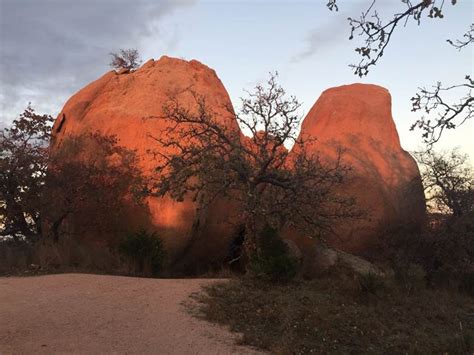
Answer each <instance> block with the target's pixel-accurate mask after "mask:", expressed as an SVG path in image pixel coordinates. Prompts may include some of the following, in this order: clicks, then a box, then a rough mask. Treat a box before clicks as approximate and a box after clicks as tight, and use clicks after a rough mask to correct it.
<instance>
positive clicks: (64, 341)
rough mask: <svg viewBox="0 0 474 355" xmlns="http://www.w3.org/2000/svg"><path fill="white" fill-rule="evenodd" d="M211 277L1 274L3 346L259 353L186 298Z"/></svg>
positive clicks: (5, 349)
mask: <svg viewBox="0 0 474 355" xmlns="http://www.w3.org/2000/svg"><path fill="white" fill-rule="evenodd" d="M212 282H216V280H209V279H207V280H206V279H179V280H178V279H177V280H174V279H144V278H132V277H121V276H103V275H89V274H61V275H47V276H35V277H3V278H0V354H8V353H15V354H18V353H35V354H37V353H44V354H51V353H82V354H84V353H87V354H96V353H119V354H123V353H127V354H137V353H140V354H144V353H153V354H257V352H256V351H255V350H253V349H250V348H246V347H242V346H238V345H236V340H237V339H236V336H235V335H234V334H232V333H230V332H229V331H228V330H226V329H225V328H223V327H221V326H218V325H215V324H211V323H208V322H206V321H203V320H200V319H196V318H194V317H192V316H191V315H189V314H188V313H187V312H186V310H185V306H184V305H183V302H188V301H189V295H191V294H192V293H194V292H198V291H199V290H200V289H201V287H202V286H205V285H208V284H211V283H212Z"/></svg>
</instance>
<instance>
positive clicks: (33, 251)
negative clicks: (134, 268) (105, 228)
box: [0, 239, 131, 275]
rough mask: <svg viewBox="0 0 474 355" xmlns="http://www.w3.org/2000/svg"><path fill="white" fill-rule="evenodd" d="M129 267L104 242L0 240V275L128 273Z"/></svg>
mask: <svg viewBox="0 0 474 355" xmlns="http://www.w3.org/2000/svg"><path fill="white" fill-rule="evenodd" d="M130 270H131V266H130V265H128V264H127V263H126V262H125V261H124V260H122V259H121V258H120V256H119V255H118V254H117V253H116V252H114V251H113V250H111V249H109V248H106V247H104V246H91V245H88V246H85V245H81V244H79V243H77V242H76V241H74V240H73V239H64V240H63V241H62V242H60V243H46V242H37V243H34V244H26V243H25V244H20V245H14V244H11V243H5V242H4V243H0V275H29V274H44V273H57V272H79V271H80V272H94V273H104V274H130Z"/></svg>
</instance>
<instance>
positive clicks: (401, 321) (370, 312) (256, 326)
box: [197, 272, 474, 354]
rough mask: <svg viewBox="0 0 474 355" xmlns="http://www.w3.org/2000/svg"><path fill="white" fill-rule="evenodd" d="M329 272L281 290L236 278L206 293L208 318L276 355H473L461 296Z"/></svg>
mask: <svg viewBox="0 0 474 355" xmlns="http://www.w3.org/2000/svg"><path fill="white" fill-rule="evenodd" d="M341 275H344V274H343V273H341V272H339V273H337V274H332V275H327V276H326V278H321V279H318V280H314V281H305V282H298V283H290V284H284V285H282V284H280V285H275V284H274V283H266V282H262V281H258V280H255V279H243V280H233V281H230V282H226V283H222V284H217V285H213V286H210V287H208V288H206V290H205V293H203V294H201V295H198V296H197V299H198V300H199V302H200V306H199V309H200V312H201V317H203V318H204V319H207V320H210V321H213V322H218V323H220V324H223V325H227V326H230V327H231V329H232V330H233V331H235V332H238V333H240V334H242V340H241V342H242V343H243V344H248V345H253V346H256V347H259V348H261V349H264V350H267V351H270V352H271V353H276V354H310V353H316V354H321V353H374V354H382V353H408V354H414V353H416V354H435V353H449V354H469V353H471V352H472V351H473V349H474V301H473V299H472V298H469V297H467V296H463V295H460V294H458V293H449V292H444V291H433V290H428V289H423V288H420V289H418V290H417V292H414V293H407V292H406V290H405V289H403V288H399V287H398V286H396V285H389V286H386V287H384V288H383V289H381V290H379V291H378V292H377V294H376V295H374V294H373V293H372V292H368V291H367V289H365V288H361V286H360V283H359V281H358V279H357V278H353V277H350V276H341Z"/></svg>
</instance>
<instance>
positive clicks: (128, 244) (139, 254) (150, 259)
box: [118, 230, 165, 276]
mask: <svg viewBox="0 0 474 355" xmlns="http://www.w3.org/2000/svg"><path fill="white" fill-rule="evenodd" d="M118 250H119V252H120V254H122V255H123V256H125V257H126V258H127V259H128V260H129V261H130V262H132V263H133V264H134V265H133V266H134V270H135V272H136V273H137V274H138V275H143V274H149V275H151V276H158V275H159V273H160V271H162V268H163V261H164V258H165V251H164V249H163V242H162V241H161V239H160V238H159V236H158V235H157V234H156V233H147V232H146V231H145V230H141V231H139V232H137V233H132V234H129V235H127V236H126V237H125V238H123V239H122V240H121V241H120V243H119V245H118Z"/></svg>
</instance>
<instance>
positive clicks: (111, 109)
mask: <svg viewBox="0 0 474 355" xmlns="http://www.w3.org/2000/svg"><path fill="white" fill-rule="evenodd" d="M188 89H191V90H192V91H193V92H195V93H197V94H198V95H201V96H204V98H205V100H206V104H207V105H208V106H209V108H210V109H212V110H213V111H214V112H215V113H216V117H219V119H220V120H222V122H223V123H224V124H225V125H227V126H228V127H229V128H231V129H235V130H236V131H238V130H239V127H238V124H237V123H236V122H235V119H234V117H233V116H232V115H231V114H229V112H228V111H227V109H226V107H231V101H230V99H229V96H228V94H227V91H226V90H225V88H224V86H223V85H222V83H221V81H220V80H219V78H218V77H217V75H216V73H215V72H214V70H212V69H210V68H208V67H207V66H205V65H203V64H201V63H200V62H198V61H195V60H192V61H189V62H188V61H185V60H180V59H174V58H169V57H166V56H164V57H162V58H161V59H160V60H158V61H154V60H150V61H148V62H146V63H145V64H144V65H143V66H142V67H141V68H139V69H138V70H136V71H133V72H123V73H116V72H115V71H111V72H109V73H107V74H105V75H104V76H102V77H101V78H100V79H98V80H96V81H94V82H92V83H91V84H89V85H87V86H86V87H85V88H83V89H82V90H80V91H79V92H78V93H76V94H75V95H74V96H72V97H71V98H70V99H69V100H68V101H67V103H66V105H65V106H64V108H63V110H62V111H61V113H60V114H59V116H58V118H57V120H56V122H55V125H54V127H53V135H54V143H53V148H54V149H60V146H61V142H62V141H63V140H64V139H66V138H67V137H71V136H75V135H81V134H84V133H87V132H100V133H102V134H105V135H115V136H116V137H117V138H118V144H119V145H121V146H124V147H125V148H128V149H134V150H136V152H137V154H138V156H139V157H140V161H141V163H140V165H141V169H142V171H143V173H144V174H145V175H150V174H152V170H153V168H154V167H156V164H157V163H156V161H155V160H154V159H153V156H152V155H150V154H149V153H148V150H150V149H157V150H160V149H161V151H163V149H169V148H163V147H160V146H159V145H158V143H157V142H156V140H154V139H153V138H152V137H153V136H158V135H159V134H160V133H161V132H162V130H164V129H165V128H166V127H168V126H169V123H168V122H167V120H166V119H164V118H160V117H163V115H164V113H163V106H164V105H165V103H166V102H168V100H169V97H170V95H175V96H176V98H177V100H178V101H179V103H180V104H181V105H183V106H185V107H188V108H189V109H191V110H193V109H195V108H196V107H197V104H196V101H195V99H194V98H193V97H192V95H191V94H190V92H189V90H188ZM225 204H226V202H225V201H219V202H217V203H216V205H215V206H211V210H212V214H213V218H212V219H209V218H207V216H206V215H203V216H200V218H201V220H200V221H199V222H200V223H199V225H200V231H199V235H200V236H205V237H206V238H207V239H206V240H205V241H203V243H192V241H193V238H195V237H196V228H193V225H194V226H195V225H196V222H197V216H196V206H195V204H194V203H193V202H192V201H190V200H189V199H185V200H184V201H183V202H176V201H173V200H171V199H170V198H168V197H165V198H149V199H148V201H147V205H148V206H147V208H148V210H149V211H148V212H149V220H150V221H149V225H147V226H141V227H145V228H148V229H151V230H157V231H158V233H159V234H160V235H161V236H162V238H163V240H164V243H165V246H166V248H167V249H168V254H169V256H171V259H173V258H174V257H175V256H179V255H180V256H183V255H184V254H189V253H191V254H193V251H192V249H193V248H194V249H195V250H194V252H195V255H192V256H189V258H199V257H205V258H207V259H209V258H213V257H219V256H222V254H223V253H224V254H225V252H226V248H227V244H228V240H225V239H224V238H222V237H221V235H222V234H223V231H227V234H231V233H229V232H228V226H227V225H225V223H224V220H225V219H226V218H227V215H224V213H226V212H225V211H226V208H225V207H224V206H223V205H225ZM111 213H113V211H111ZM201 214H202V213H201ZM130 220H131V223H133V220H134V216H130ZM137 227H138V226H137ZM224 234H225V233H224ZM191 244H193V245H191ZM199 244H201V246H199ZM202 244H204V245H205V248H204V249H203V247H202ZM198 254H199V255H198ZM224 256H225V255H224Z"/></svg>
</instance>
